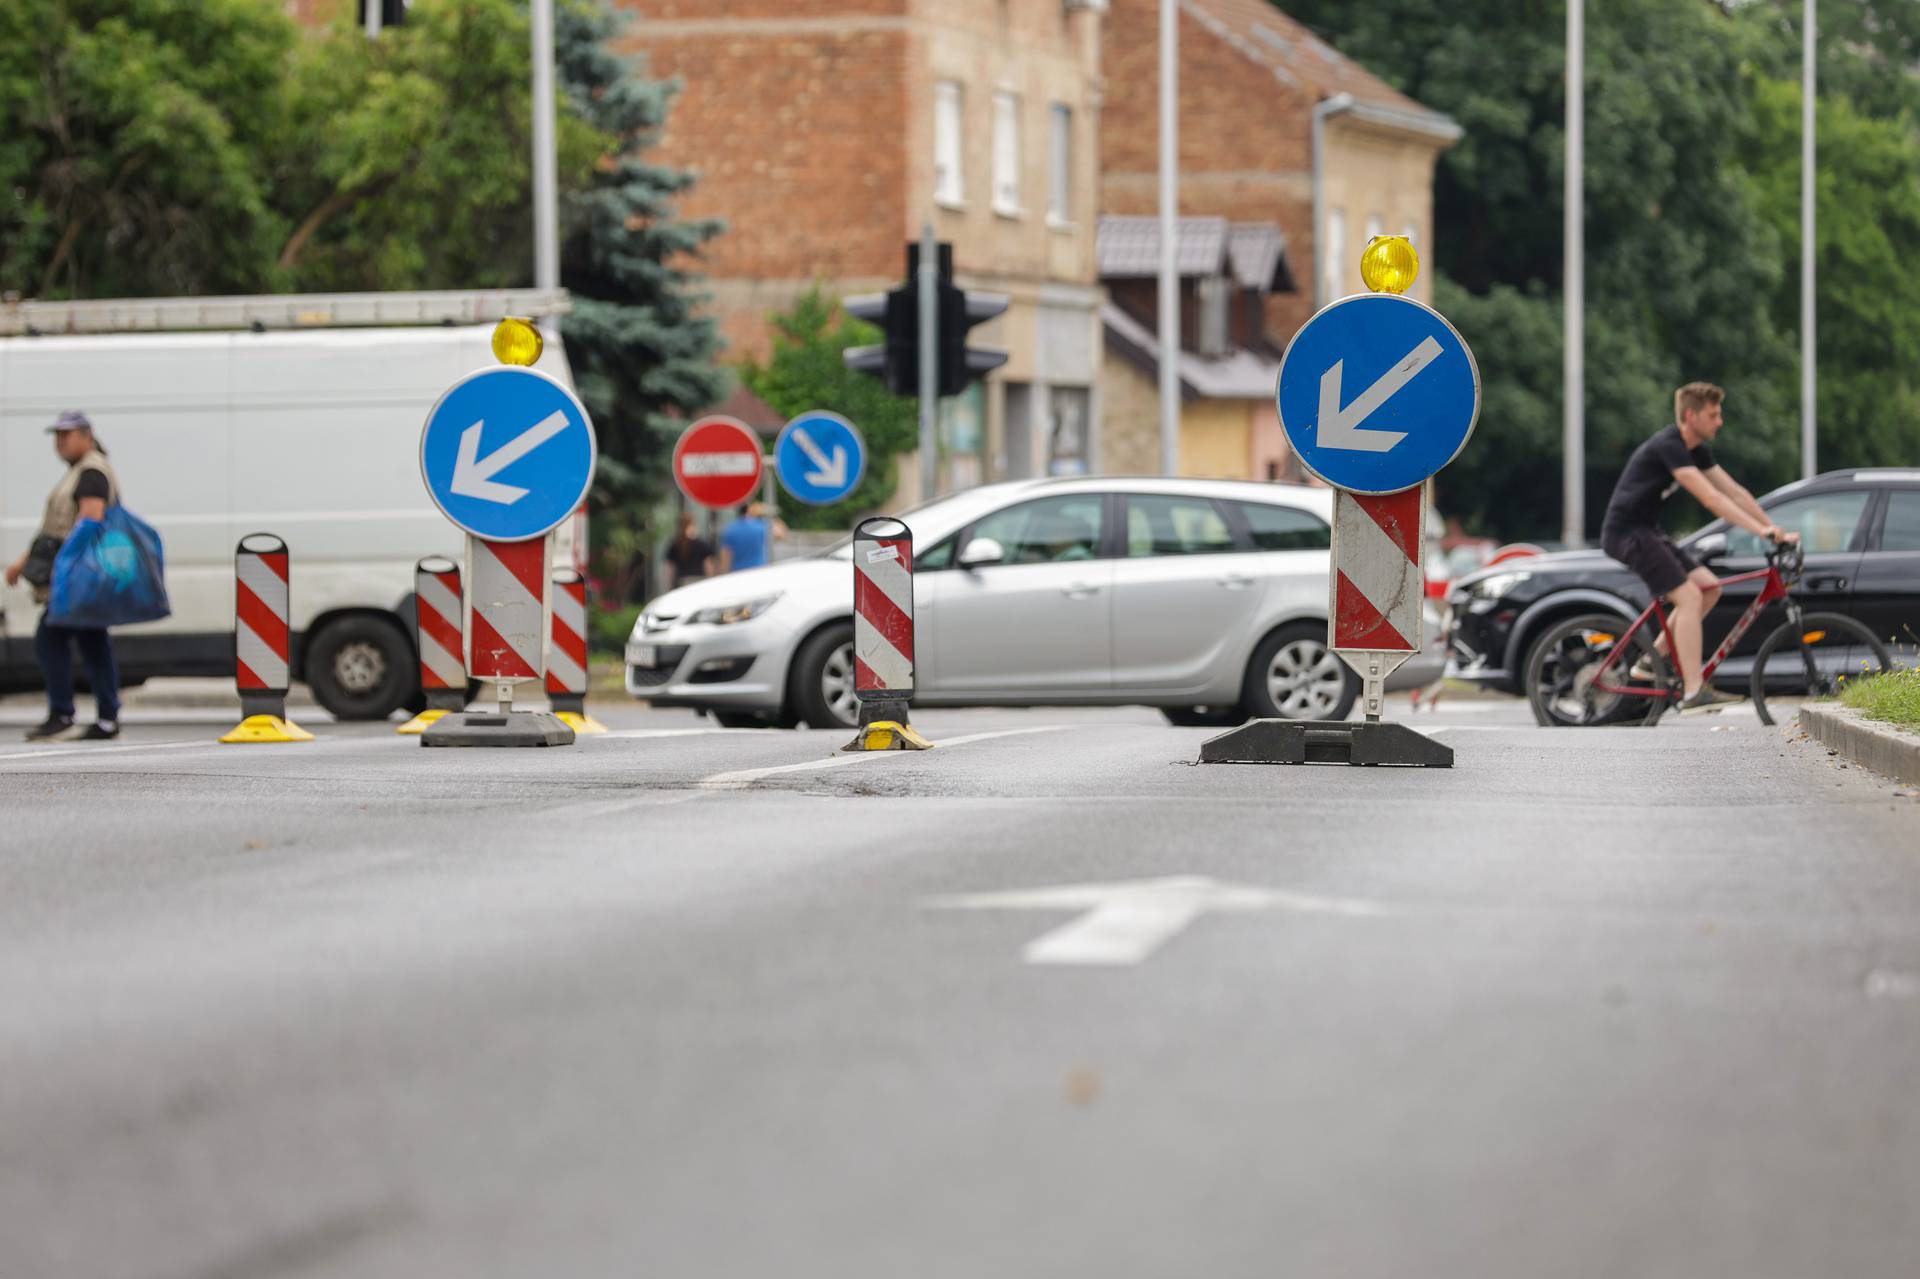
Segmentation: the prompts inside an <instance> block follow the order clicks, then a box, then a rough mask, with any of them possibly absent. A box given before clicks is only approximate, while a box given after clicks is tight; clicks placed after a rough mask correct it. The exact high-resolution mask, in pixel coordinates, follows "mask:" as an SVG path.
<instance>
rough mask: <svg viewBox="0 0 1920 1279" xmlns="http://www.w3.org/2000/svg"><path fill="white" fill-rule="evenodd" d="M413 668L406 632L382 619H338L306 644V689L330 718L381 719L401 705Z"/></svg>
mask: <svg viewBox="0 0 1920 1279" xmlns="http://www.w3.org/2000/svg"><path fill="white" fill-rule="evenodd" d="M414 664H415V663H414V656H413V645H411V644H409V643H408V642H407V636H406V632H405V631H402V630H401V629H400V627H399V626H398V625H397V624H395V623H393V622H390V621H387V620H386V619H385V618H379V617H367V616H364V615H361V616H354V617H343V618H341V619H339V620H338V621H335V622H331V623H329V624H328V625H327V626H326V627H324V628H323V629H322V630H321V631H320V633H319V634H318V635H315V636H314V637H313V638H312V639H311V640H309V641H308V642H307V646H306V662H305V665H306V681H307V687H308V688H310V689H312V690H313V700H314V701H316V702H319V703H320V705H321V706H323V707H325V708H326V710H327V711H328V712H329V713H330V714H332V716H333V717H334V718H335V719H362V720H364V719H385V718H386V717H387V716H389V715H391V714H393V712H394V711H396V710H399V709H400V708H401V707H403V706H405V705H406V703H407V698H408V697H409V696H410V695H411V694H412V693H413V691H414V687H415V681H416V679H417V678H418V675H419V673H418V672H417V671H416V670H415V669H414Z"/></svg>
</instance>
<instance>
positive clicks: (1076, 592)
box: [1060, 582, 1100, 600]
mask: <svg viewBox="0 0 1920 1279" xmlns="http://www.w3.org/2000/svg"><path fill="white" fill-rule="evenodd" d="M1060 593H1061V594H1062V595H1064V596H1066V597H1067V598H1068V599H1070V600H1083V599H1085V598H1087V596H1089V595H1098V594H1099V593H1100V588H1099V587H1098V586H1095V585H1094V584H1093V583H1092V582H1075V583H1073V584H1072V585H1070V586H1063V587H1061V588H1060Z"/></svg>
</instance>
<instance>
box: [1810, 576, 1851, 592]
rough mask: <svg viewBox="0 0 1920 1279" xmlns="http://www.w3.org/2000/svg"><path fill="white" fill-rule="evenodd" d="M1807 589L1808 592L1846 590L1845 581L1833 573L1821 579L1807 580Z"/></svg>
mask: <svg viewBox="0 0 1920 1279" xmlns="http://www.w3.org/2000/svg"><path fill="white" fill-rule="evenodd" d="M1807 589H1808V590H1810V591H1844V590H1846V589H1847V579H1846V578H1844V577H1841V576H1839V575H1837V574H1833V573H1829V574H1826V575H1825V576H1822V577H1810V578H1808V579H1807Z"/></svg>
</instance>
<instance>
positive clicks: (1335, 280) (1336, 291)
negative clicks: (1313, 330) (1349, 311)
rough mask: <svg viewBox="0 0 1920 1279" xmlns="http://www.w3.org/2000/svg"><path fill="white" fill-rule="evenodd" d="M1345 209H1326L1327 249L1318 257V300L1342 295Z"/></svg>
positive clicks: (1332, 298) (1345, 253) (1344, 257)
mask: <svg viewBox="0 0 1920 1279" xmlns="http://www.w3.org/2000/svg"><path fill="white" fill-rule="evenodd" d="M1346 262H1347V211H1346V210H1345V209H1329V210H1328V211H1327V251H1326V252H1325V253H1324V254H1322V255H1321V258H1320V301H1321V303H1322V304H1325V303H1328V302H1331V301H1333V300H1334V299H1335V298H1338V297H1340V296H1341V295H1342V292H1343V290H1342V288H1341V281H1343V280H1345V279H1346V278H1347V272H1346Z"/></svg>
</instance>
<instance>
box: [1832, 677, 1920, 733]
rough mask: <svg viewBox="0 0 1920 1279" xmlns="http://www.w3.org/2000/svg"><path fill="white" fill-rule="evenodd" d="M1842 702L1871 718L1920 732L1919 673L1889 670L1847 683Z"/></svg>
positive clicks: (1841, 697)
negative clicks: (1882, 673)
mask: <svg viewBox="0 0 1920 1279" xmlns="http://www.w3.org/2000/svg"><path fill="white" fill-rule="evenodd" d="M1840 700H1841V701H1842V702H1844V703H1846V704H1847V705H1848V706H1850V707H1852V708H1853V709H1854V710H1856V711H1859V712H1860V713H1861V714H1862V715H1865V716H1866V717H1867V718H1868V719H1878V720H1885V721H1886V722H1887V723H1889V724H1898V725H1899V726H1900V727H1902V728H1906V729H1912V730H1915V731H1920V670H1911V671H1888V672H1886V673H1885V674H1884V675H1875V676H1874V677H1873V678H1871V679H1863V680H1860V681H1858V682H1855V681H1851V680H1850V681H1848V683H1847V687H1846V689H1845V691H1843V692H1842V693H1841V694H1840Z"/></svg>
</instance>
